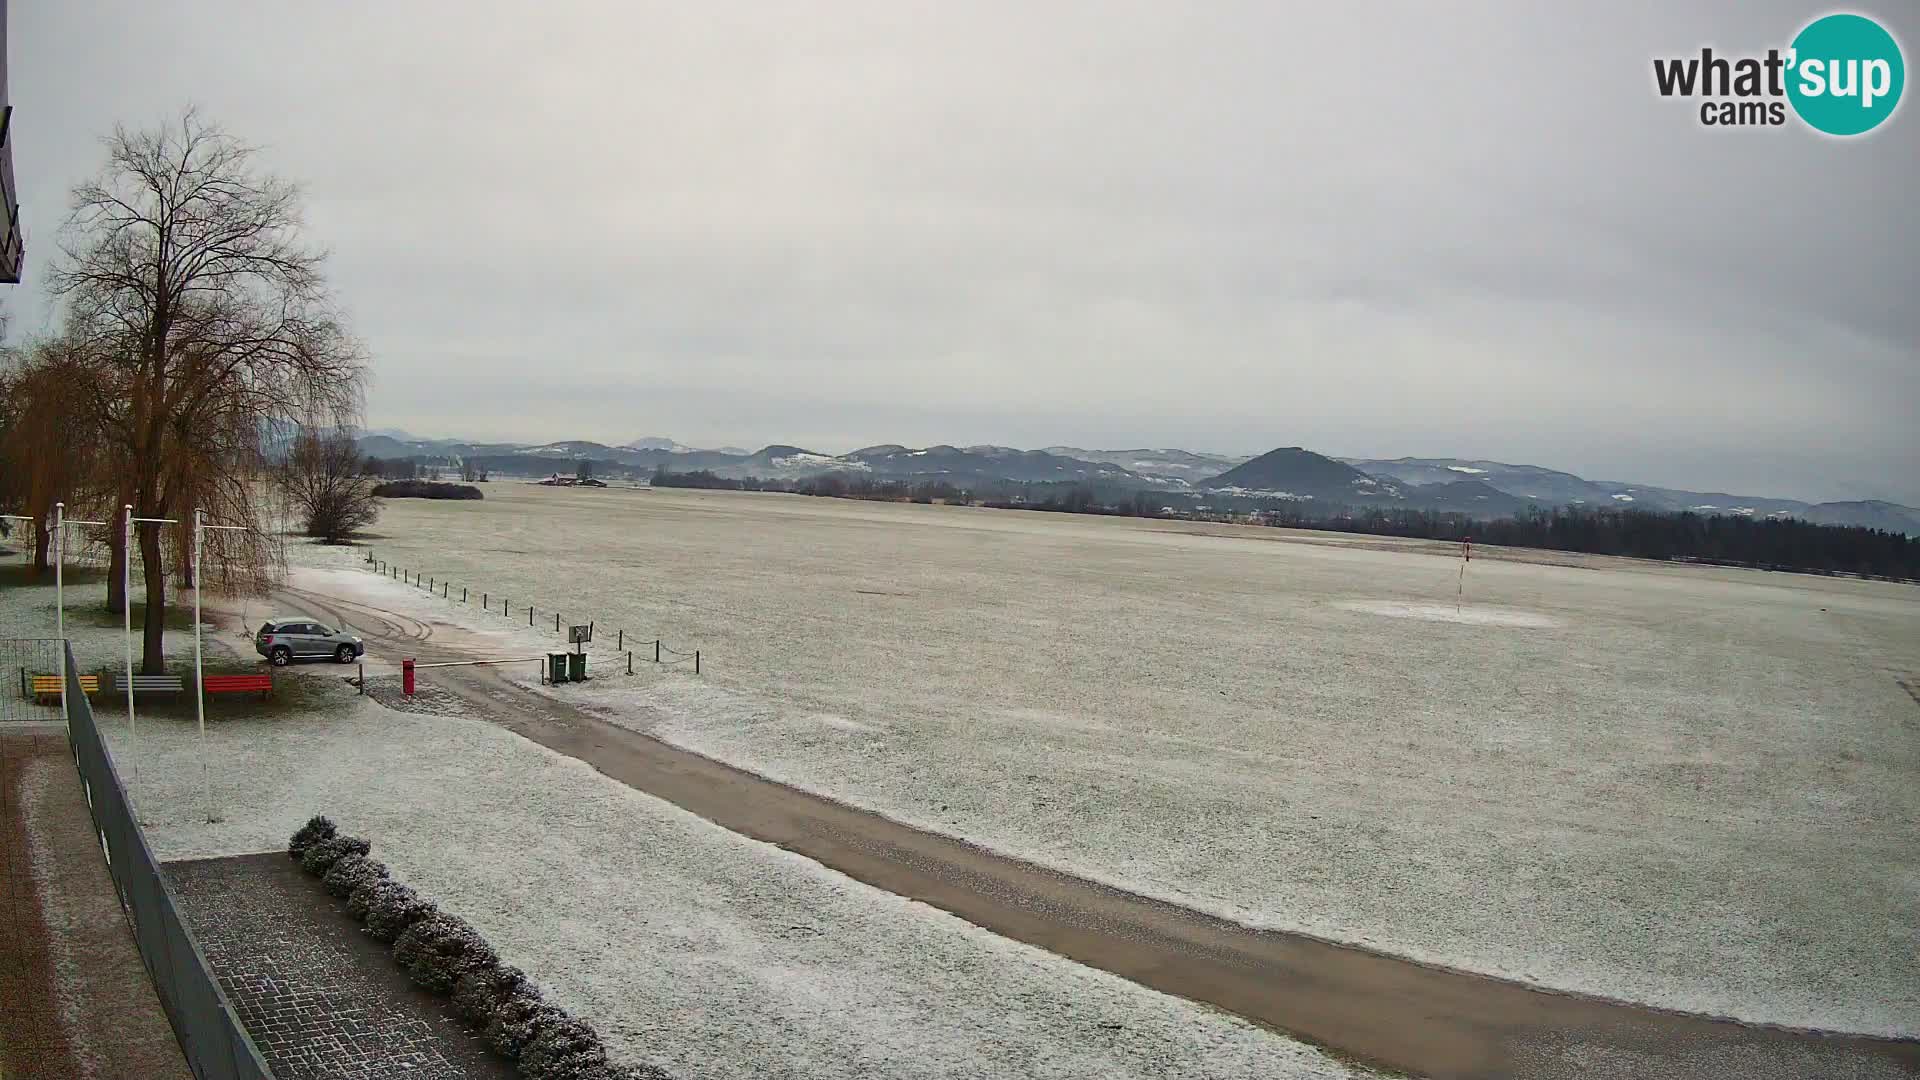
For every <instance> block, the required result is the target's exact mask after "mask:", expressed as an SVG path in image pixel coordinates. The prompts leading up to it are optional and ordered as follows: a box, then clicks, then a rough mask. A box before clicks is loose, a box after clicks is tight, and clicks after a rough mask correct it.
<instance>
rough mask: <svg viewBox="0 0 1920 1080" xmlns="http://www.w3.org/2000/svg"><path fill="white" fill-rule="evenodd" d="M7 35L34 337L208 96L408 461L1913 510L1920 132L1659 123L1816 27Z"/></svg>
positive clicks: (1666, 11)
mask: <svg viewBox="0 0 1920 1080" xmlns="http://www.w3.org/2000/svg"><path fill="white" fill-rule="evenodd" d="M9 6H10V19H11V26H10V28H9V35H8V37H9V47H10V51H11V57H10V61H11V64H10V73H9V83H10V85H9V88H8V89H9V93H10V98H11V101H12V102H13V104H14V106H15V110H16V111H15V115H14V128H13V132H14V135H13V138H14V162H15V168H16V171H17V174H18V177H19V186H20V201H21V203H22V206H23V222H24V226H25V228H26V229H27V242H28V244H29V250H28V263H27V270H26V273H27V283H26V284H24V285H21V286H18V287H15V288H14V289H13V290H12V291H11V292H10V293H7V294H4V295H0V304H4V305H5V308H6V310H7V311H8V312H9V313H10V315H11V316H12V320H13V334H14V336H16V337H19V336H20V335H22V334H30V333H32V332H35V331H38V330H43V329H45V328H47V327H48V326H49V325H50V324H49V316H48V314H47V307H46V300H45V296H44V293H43V291H42V289H43V286H44V283H45V279H46V261H45V260H46V259H47V258H48V257H49V256H50V255H51V254H52V252H53V250H54V246H55V245H54V243H53V240H54V237H55V234H56V232H57V230H58V227H59V224H60V222H61V220H62V219H63V217H64V214H65V203H66V191H67V189H68V188H69V187H70V186H71V185H72V184H73V183H74V181H76V180H77V179H79V178H80V177H81V176H83V175H85V174H86V173H88V172H90V171H92V170H94V169H96V168H97V167H98V165H99V163H100V161H101V159H102V154H103V151H102V148H101V146H100V143H99V138H100V136H101V135H102V134H104V133H105V132H107V131H108V130H110V129H111V128H112V126H113V125H114V123H115V122H126V123H129V124H133V125H151V124H154V123H157V122H159V121H161V120H163V119H165V118H167V117H168V116H170V115H173V114H174V113H176V112H177V110H178V109H179V107H180V106H182V105H183V104H185V103H188V102H194V103H197V104H199V105H200V106H201V107H202V108H203V110H204V111H205V112H206V113H207V114H208V115H209V116H211V117H213V118H215V119H217V120H218V121H219V122H220V123H222V124H223V125H224V126H225V127H227V128H228V129H229V130H230V131H232V132H233V133H235V134H238V135H240V136H242V137H244V138H246V139H248V140H250V141H254V142H257V143H259V144H262V145H263V146H264V147H265V148H266V154H265V161H266V162H267V163H268V164H269V165H270V166H271V168H272V169H273V170H274V171H277V172H279V173H281V174H283V175H285V176H287V177H289V178H292V179H295V180H298V181H300V182H301V183H302V184H303V185H304V186H305V190H306V192H307V205H308V222H309V227H310V230H311V234H312V237H313V239H314V240H315V241H317V242H318V243H320V244H322V245H324V246H325V247H327V248H329V249H331V251H332V252H333V258H332V260H331V263H330V268H331V276H332V280H333V281H334V283H335V286H336V288H337V291H338V293H339V295H340V299H341V301H342V303H343V304H344V306H345V308H346V309H347V311H348V313H349V315H350V317H351V319H352V324H353V326H354V329H355V331H356V332H357V333H358V334H359V336H360V337H361V338H363V339H364V341H365V342H366V344H367V347H368V349H369V352H370V354H371V356H372V359H373V373H374V381H373V385H372V388H371V392H370V393H369V395H368V402H369V404H368V417H367V419H368V423H369V424H370V425H371V426H374V427H385V426H394V427H401V428H405V429H408V430H411V431H415V432H419V433H421V434H426V435H458V436H466V437H475V438H501V439H542V440H544V439H554V438H591V439H597V440H601V441H608V442H624V441H627V440H629V439H632V438H634V437H637V436H641V435H651V434H657V435H668V436H672V437H675V438H677V439H679V440H681V441H682V442H687V443H692V444H696V445H718V444H721V443H733V444H737V445H741V446H758V445H761V444H764V443H767V442H773V441H779V442H791V443H798V444H801V445H804V446H807V447H810V448H813V449H819V450H826V451H844V450H847V449H851V448H853V447H855V446H859V445H863V444H868V443H876V442H900V443H906V444H910V445H915V446H920V445H926V444H929V443H935V442H950V443H959V444H967V443H979V442H993V443H1005V444H1011V445H1016V446H1023V447H1035V446H1044V445H1048V444H1054V443H1071V444H1077V445H1082V446H1089V447H1100V448H1108V447H1114V448H1118V447H1135V446H1185V447H1191V448H1196V449H1212V450H1224V451H1240V452H1255V451H1262V450H1266V449H1270V448H1272V447H1274V446H1280V445H1294V444H1299V445H1304V446H1307V447H1309V448H1312V449H1316V450H1320V451H1322V452H1325V453H1330V454H1341V455H1356V456H1378V457H1392V456H1399V455H1407V454H1411V455H1421V456H1459V457H1486V458H1493V459H1497V460H1503V461H1509V462H1524V463H1530V464H1539V465H1547V466H1551V467H1556V468H1562V469H1567V470H1570V471H1574V472H1578V473H1580V474H1582V475H1585V476H1588V477H1589V478H1593V479H1619V480H1634V481H1640V482H1645V483H1655V484H1665V485H1670V486H1683V487H1691V488H1697V489H1709V490H1727V489H1731V490H1733V491H1735V492H1736V493H1745V494H1763V495H1782V496H1798V497H1803V498H1815V499H1838V498H1861V497H1883V498H1892V499H1896V500H1899V501H1902V502H1905V503H1908V504H1920V431H1917V430H1916V429H1917V428H1920V271H1916V251H1920V210H1916V200H1915V196H1914V192H1915V190H1916V188H1915V184H1916V182H1917V181H1916V177H1920V115H1917V114H1916V111H1915V110H1916V106H1915V104H1914V103H1913V102H1912V101H1907V102H1904V103H1903V104H1902V107H1901V111H1900V112H1899V113H1898V114H1896V115H1895V116H1894V118H1893V119H1892V120H1891V121H1889V122H1888V124H1886V125H1884V126H1883V127H1882V128H1881V129H1880V130H1879V131H1877V132H1876V133H1874V134H1873V135H1871V136H1869V137H1866V138H1864V139H1854V140H1849V141H1841V140H1833V139H1826V138H1822V137H1820V136H1818V135H1815V134H1813V133H1812V132H1810V131H1808V130H1806V129H1804V128H1802V127H1800V126H1799V125H1798V124H1797V122H1793V123H1790V124H1789V125H1788V126H1787V127H1784V128H1750V129H1736V130H1714V129H1707V128H1703V127H1701V126H1700V124H1699V121H1698V118H1697V111H1696V107H1695V106H1692V105H1688V104H1686V103H1682V102H1677V101H1669V100H1661V99H1659V98H1658V97H1656V96H1655V94H1654V93H1653V90H1652V76H1651V59H1652V58H1653V57H1654V56H1656V55H1660V56H1680V55H1686V54H1688V53H1696V54H1697V52H1698V50H1699V48H1700V46H1702V45H1703V44H1709V43H1711V44H1713V45H1714V46H1715V47H1716V48H1717V49H1719V50H1722V51H1733V52H1752V53H1761V52H1764V50H1765V49H1766V48H1768V47H1769V46H1781V47H1784V46H1785V45H1786V44H1787V42H1788V41H1789V40H1790V39H1791V37H1792V35H1793V33H1794V32H1795V31H1796V30H1797V29H1798V28H1799V27H1800V26H1801V25H1803V24H1804V23H1805V22H1806V21H1807V20H1808V19H1809V18H1810V17H1811V16H1813V15H1814V14H1817V13H1821V12H1824V11H1825V10H1826V7H1825V5H1822V4H1806V3H1801V4H1792V3H1756V2H1729V3H1723V4H1697V5H1681V4H1671V3H1653V2H1648V3H1604V4H1603V3H1597V2H1596V3H1590V4H1586V5H1583V6H1582V7H1581V8H1579V9H1577V11H1578V14H1575V11H1576V9H1574V8H1571V7H1562V6H1561V5H1550V4H1537V3H1531V2H1515V3H1510V4H1484V5H1472V6H1468V5H1461V4H1445V5H1442V4H1430V3H1405V4H1378V5H1342V4H1325V3H1315V4H1303V5H1299V6H1298V7H1297V8H1296V7H1290V6H1289V5H1284V4H1280V3H1275V2H1271V0H1267V2H1256V3H1248V4H1228V3H1215V2H1201V3H1185V2H1174V0H1161V2H1155V3H1138V4H1126V3H1115V2H1112V0H1100V2H1090V3H1085V4H1065V3H1030V2H1023V3H1005V4H1001V3H981V2H968V3H953V2H950V0H949V2H942V3H932V2H929V3H917V2H902V0H873V2H870V3H869V2H862V3H840V2H825V0H823V2H821V3H815V4H774V3H765V2H761V0H750V2H740V3H727V2H721V3H714V2H706V3H697V4H689V3H673V4H651V3H618V4H616V3H606V4H593V5H584V4H583V5H574V4H556V3H547V4H529V3H524V2H522V3H514V4H505V5H497V6H496V5H485V4H478V3H459V4H453V3H445V4H428V3H401V4H392V3H377V4H376V3H351V4H350V3H327V4H299V5H293V4H259V3H255V2H246V3H230V4H227V3H223V4H215V3H191V2H171V0H170V2H168V3H151V2H147V0H141V2H137V3H133V2H129V3H116V4H108V3H92V2H87V0H63V2H53V0H16V2H15V3H13V4H11V5H9ZM1854 10H1861V11H1865V12H1868V13H1871V14H1875V15H1877V16H1880V17H1881V19H1882V21H1883V23H1884V24H1886V25H1888V26H1889V27H1890V28H1891V29H1892V30H1893V32H1894V33H1895V34H1896V35H1897V36H1899V37H1900V38H1901V40H1902V41H1903V43H1904V44H1905V46H1906V53H1907V61H1908V64H1909V66H1911V65H1912V64H1913V63H1914V61H1915V47H1914V43H1915V42H1916V41H1920V17H1917V16H1915V15H1914V13H1913V12H1914V9H1912V8H1911V7H1907V6H1903V5H1882V6H1881V7H1879V8H1877V9H1876V8H1873V7H1866V8H1856V9H1854ZM1907 96H1908V97H1912V96H1913V92H1912V91H1909V93H1908V95H1907Z"/></svg>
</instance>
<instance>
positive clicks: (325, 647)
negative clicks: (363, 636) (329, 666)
mask: <svg viewBox="0 0 1920 1080" xmlns="http://www.w3.org/2000/svg"><path fill="white" fill-rule="evenodd" d="M253 651H254V652H257V653H259V654H260V655H261V656H264V657H266V658H267V659H268V660H271V661H273V666H275V667H286V666H287V665H288V664H291V663H293V662H294V660H296V659H298V658H300V657H303V656H331V657H333V658H334V659H335V660H338V661H339V662H340V663H342V664H351V663H353V662H354V661H355V660H357V659H359V658H360V656H361V655H363V654H364V653H365V652H366V651H367V645H366V642H364V641H361V640H360V639H359V638H357V637H354V636H353V635H352V634H345V633H341V632H340V631H338V630H334V629H331V628H330V627H327V626H324V625H322V624H320V623H317V622H312V621H309V620H307V619H276V620H275V621H273V622H270V623H262V624H261V626H260V632H259V633H258V634H255V635H254V636H253Z"/></svg>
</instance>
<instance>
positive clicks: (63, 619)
mask: <svg viewBox="0 0 1920 1080" xmlns="http://www.w3.org/2000/svg"><path fill="white" fill-rule="evenodd" d="M66 516H67V504H66V503H63V502H57V503H54V504H53V524H52V526H51V529H52V531H53V537H52V539H53V625H54V631H53V636H54V637H56V638H58V639H60V644H59V646H58V648H57V651H58V652H59V654H60V720H61V722H62V723H66V722H68V713H67V591H66V584H65V582H64V581H63V580H62V575H63V574H64V572H65V570H66V565H67V523H66Z"/></svg>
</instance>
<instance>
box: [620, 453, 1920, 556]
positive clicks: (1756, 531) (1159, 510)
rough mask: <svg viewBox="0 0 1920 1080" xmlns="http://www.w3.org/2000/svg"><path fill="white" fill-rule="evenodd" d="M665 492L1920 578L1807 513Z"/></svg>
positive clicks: (1865, 535) (1044, 494) (1909, 551)
mask: <svg viewBox="0 0 1920 1080" xmlns="http://www.w3.org/2000/svg"><path fill="white" fill-rule="evenodd" d="M653 483H654V486H656V487H686V488H715V489H722V490H732V491H782V492H789V493H792V494H796V495H817V496H825V497H831V498H846V499H872V500H880V501H891V502H908V501H910V502H935V501H938V502H950V503H967V504H970V505H976V506H988V507H995V508H999V509H1008V510H1038V511H1048V512H1054V513H1072V514H1102V515H1109V516H1113V515H1120V516H1129V517H1177V518H1193V517H1199V518H1208V519H1214V520H1220V521H1241V522H1250V523H1253V524H1260V525H1273V526H1283V527H1287V528H1300V529H1319V530H1323V531H1328V532H1346V533H1367V534H1372V535H1379V536H1400V537H1407V538H1412V539H1425V540H1453V541H1458V540H1466V539H1469V538H1471V539H1473V540H1474V541H1476V542H1479V543H1484V544H1497V545H1502V546H1508V547H1530V548H1544V549H1547V550H1553V551H1577V552H1582V553H1585V554H1592V555H1622V556H1628V557H1632V558H1640V559H1663V560H1678V561H1695V562H1711V563H1720V564H1725V565H1731V566H1752V567H1760V568H1764V569H1774V570H1797V571H1805V572H1812V573H1824V574H1858V575H1863V576H1867V577H1877V578H1893V579H1898V580H1920V537H1909V536H1906V535H1903V534H1901V533H1896V532H1888V531H1886V530H1882V529H1870V528H1865V527H1862V526H1854V525H1821V524H1816V523H1813V522H1808V521H1801V520H1799V519H1797V518H1773V517H1766V518H1751V517H1742V516H1737V515H1718V514H1700V513H1695V512H1693V511H1679V512H1665V511H1658V510H1641V509H1614V508H1611V507H1592V508H1589V507H1579V506H1573V507H1555V508H1546V507H1533V508H1529V509H1528V510H1527V511H1526V512H1525V513H1522V514H1519V515H1516V516H1514V517H1508V518H1499V519H1495V520H1487V519H1484V518H1475V517H1473V516H1471V515H1469V514H1463V513H1458V512H1453V511H1440V510H1414V509H1386V508H1380V507H1368V508H1364V509H1350V508H1346V507H1332V506H1320V507H1315V506H1313V505H1312V504H1310V503H1301V502H1273V501H1252V502H1248V501H1245V500H1243V502H1244V503H1245V505H1243V506H1241V507H1240V509H1239V511H1238V512H1233V511H1231V510H1219V511H1211V512H1210V511H1206V510H1202V509H1200V507H1201V506H1203V505H1205V504H1204V503H1202V502H1201V501H1200V500H1201V499H1204V498H1207V496H1199V495H1188V494H1169V493H1164V492H1151V491H1141V490H1138V489H1127V488H1122V487H1118V486H1108V485H1096V484H1089V483H1085V482H1075V481H1056V482H1032V483H1022V482H1019V481H998V482H993V483H986V484H981V485H977V486H975V487H972V488H960V487H956V486H955V485H953V484H951V483H949V482H947V481H943V480H913V481H909V480H889V479H882V478H877V477H872V476H865V475H862V474H859V473H828V474H824V475H820V476H810V477H805V478H802V479H798V480H779V479H774V480H766V479H756V478H747V479H734V478H730V477H724V476H719V475H717V474H715V473H713V472H711V471H708V470H701V471H697V472H685V473H675V472H669V471H667V470H665V469H660V470H656V471H655V473H654V475H653Z"/></svg>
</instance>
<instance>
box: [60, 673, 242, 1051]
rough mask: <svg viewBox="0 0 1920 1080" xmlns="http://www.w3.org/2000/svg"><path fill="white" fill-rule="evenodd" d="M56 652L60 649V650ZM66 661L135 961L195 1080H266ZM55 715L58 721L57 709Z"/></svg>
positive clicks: (73, 732)
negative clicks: (141, 964) (182, 913)
mask: <svg viewBox="0 0 1920 1080" xmlns="http://www.w3.org/2000/svg"><path fill="white" fill-rule="evenodd" d="M55 645H56V647H60V648H65V645H64V643H60V642H56V643H55ZM66 655H67V670H68V676H67V677H68V679H69V684H68V689H67V694H68V700H69V706H68V713H69V717H68V729H67V737H68V739H69V740H70V741H71V742H72V744H73V760H74V765H75V766H76V767H77V768H78V769H79V770H80V779H81V780H82V782H83V783H84V784H85V786H86V792H87V807H88V810H89V811H90V812H91V813H92V815H93V825H94V830H95V832H97V833H98V834H99V836H100V846H101V850H102V851H104V852H105V853H106V856H107V868H108V870H110V871H111V872H112V874H113V883H114V885H115V887H117V888H118V889H119V892H120V904H121V906H122V907H123V908H124V909H125V910H126V913H127V921H128V922H129V923H130V924H131V925H132V927H133V936H134V940H135V942H136V943H137V944H138V945H139V948H140V958H141V960H143V961H145V962H146V965H147V973H148V974H149V975H151V976H152V977H153V987H154V989H155V990H156V991H158V992H159V995H160V1004H161V1006H162V1007H163V1008H165V1009H166V1012H167V1019H168V1021H170V1022H171V1023H172V1024H173V1033H174V1035H175V1036H176V1037H178V1038H179V1040H180V1048H181V1050H183V1051H185V1053H186V1057H187V1064H188V1066H189V1067H191V1068H192V1069H193V1074H194V1076H196V1077H198V1078H199V1080H271V1077H272V1076H273V1073H272V1072H270V1071H269V1070H268V1069H267V1064H266V1062H265V1061H264V1060H263V1059H262V1058H261V1057H260V1051H259V1049H258V1048H257V1047H255V1046H254V1045H253V1040H252V1039H251V1038H248V1036H247V1032H246V1029H245V1028H244V1027H242V1026H241V1025H240V1021H239V1019H238V1018H237V1017H236V1016H234V1012H233V1006H232V1005H231V1004H229V1003H228V1001H227V995H226V993H225V992H224V991H222V990H221V989H220V983H219V981H218V980H217V979H215V978H214V975H213V971H212V969H211V968H209V967H208V966H207V958H206V957H205V956H204V955H202V954H201V952H200V946H199V945H198V944H196V943H195V942H194V940H193V935H192V934H191V933H189V932H188V931H187V928H186V926H185V924H183V923H182V922H181V921H180V913H179V910H178V909H177V908H176V907H175V905H174V902H173V894H172V892H171V891H170V890H169V889H168V888H167V883H166V879H165V878H164V877H163V876H162V875H161V872H160V864H159V863H158V862H157V861H155V859H154V857H153V852H152V851H151V850H150V849H148V847H147V839H146V837H145V836H144V835H143V834H142V833H141V832H140V826H139V825H138V824H136V823H135V821H134V817H133V808H132V807H131V806H129V805H128V803H127V790H126V788H125V787H123V786H122V785H121V783H120V777H119V775H118V774H117V773H115V772H114V768H113V759H112V758H111V757H109V756H108V754H107V748H106V745H105V743H103V742H102V741H101V739H100V729H99V728H98V727H96V726H95V725H94V722H93V706H92V704H91V703H90V702H89V701H88V700H87V696H86V695H85V694H83V693H81V692H80V683H79V676H78V675H77V674H75V673H74V672H73V652H72V650H71V649H68V650H67V654H66ZM52 670H55V671H57V670H58V667H57V666H56V667H54V668H53V669H52ZM54 715H55V716H56V717H57V716H58V715H59V705H58V704H57V703H56V704H55V706H54Z"/></svg>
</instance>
